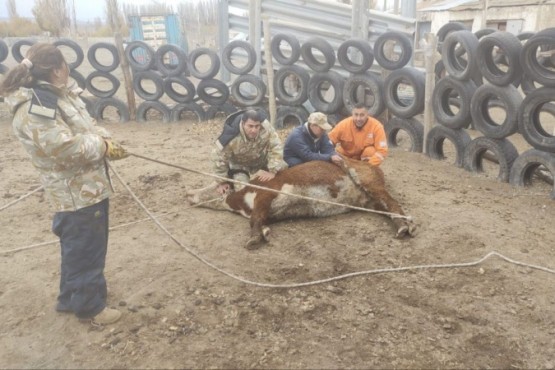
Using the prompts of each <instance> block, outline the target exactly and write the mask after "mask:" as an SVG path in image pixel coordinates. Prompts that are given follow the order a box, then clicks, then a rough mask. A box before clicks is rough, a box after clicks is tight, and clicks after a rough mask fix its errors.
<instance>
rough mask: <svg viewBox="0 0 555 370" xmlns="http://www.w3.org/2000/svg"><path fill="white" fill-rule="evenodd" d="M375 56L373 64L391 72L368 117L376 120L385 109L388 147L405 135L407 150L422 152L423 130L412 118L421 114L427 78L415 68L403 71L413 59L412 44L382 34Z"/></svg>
mask: <svg viewBox="0 0 555 370" xmlns="http://www.w3.org/2000/svg"><path fill="white" fill-rule="evenodd" d="M395 49H398V50H395ZM374 55H375V58H376V62H378V64H379V65H380V66H381V67H382V68H383V69H386V70H387V71H390V72H389V73H388V74H387V77H386V78H385V80H384V81H383V87H382V86H381V85H379V89H380V90H382V91H383V94H382V101H381V102H378V104H374V105H373V106H372V107H371V109H370V114H371V115H372V116H378V115H380V114H381V113H382V111H383V110H384V109H385V108H387V109H388V110H389V112H390V113H391V114H392V117H391V118H390V119H389V120H388V121H387V122H385V124H384V129H385V132H386V136H387V141H388V145H389V146H391V147H397V146H398V134H399V132H401V131H404V132H406V133H407V134H408V135H409V137H410V140H411V146H410V148H409V150H410V151H412V152H422V145H423V142H424V126H423V125H422V123H421V122H419V121H418V120H417V119H416V118H414V117H415V116H417V115H418V114H420V113H422V112H423V111H424V97H425V91H426V89H425V83H426V76H425V75H424V73H423V72H421V71H420V70H418V69H416V68H413V67H406V65H407V63H408V62H409V61H410V59H411V58H412V44H411V40H410V39H409V38H408V37H407V36H406V35H404V34H403V33H400V32H396V31H389V32H385V33H383V34H382V35H380V36H379V37H378V39H377V40H376V42H375V43H374ZM371 76H372V75H370V74H369V75H368V77H371ZM373 80H375V81H376V82H375V83H376V84H379V83H380V82H381V79H380V77H379V76H375V77H373Z"/></svg>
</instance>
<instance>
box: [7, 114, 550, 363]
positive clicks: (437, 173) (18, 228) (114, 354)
mask: <svg viewBox="0 0 555 370" xmlns="http://www.w3.org/2000/svg"><path fill="white" fill-rule="evenodd" d="M219 127H220V123H219V122H207V123H203V124H187V123H178V124H161V123H148V124H137V123H127V124H114V125H110V126H109V129H110V130H111V131H112V133H113V135H114V137H115V138H118V139H120V140H121V141H122V142H123V144H124V145H125V146H126V147H127V148H129V150H130V151H132V152H135V153H138V154H141V155H145V156H148V157H152V158H157V159H161V160H164V161H167V162H169V163H173V164H177V165H180V166H184V167H187V168H191V169H195V170H203V171H209V170H210V163H209V161H208V159H207V158H208V156H209V152H210V149H211V143H212V142H213V140H214V139H215V138H216V136H217V132H218V131H219ZM0 153H1V158H2V161H1V162H0V163H1V164H0V174H1V176H0V184H1V187H0V188H1V189H2V190H1V194H0V195H1V197H2V199H3V202H2V204H3V205H5V204H7V203H9V202H12V201H14V200H16V199H17V198H19V197H20V196H22V195H25V194H27V193H29V192H30V191H31V190H32V189H34V188H35V187H36V186H37V184H38V180H37V175H36V173H35V171H34V169H33V168H32V167H31V165H30V163H29V160H28V159H27V156H26V154H25V153H24V151H23V149H22V148H21V146H20V144H19V143H18V142H17V141H16V140H15V138H14V136H13V134H12V132H11V127H10V124H9V122H8V120H7V119H3V121H2V122H1V123H0ZM114 168H115V169H116V170H117V171H118V173H119V174H120V175H121V177H122V178H123V179H124V181H125V182H126V183H127V184H128V185H129V186H130V188H131V189H132V191H133V192H134V193H135V194H136V195H137V197H138V198H139V199H140V200H141V201H142V202H143V203H144V204H145V205H146V207H147V208H148V209H149V210H150V211H151V212H153V213H154V214H156V215H160V218H159V220H160V222H161V223H162V224H163V225H164V226H165V227H166V228H167V229H168V230H169V231H170V232H171V233H172V234H173V236H174V237H175V238H176V239H177V240H179V241H180V242H181V243H182V244H183V245H184V246H185V247H186V248H190V249H191V250H192V251H194V252H195V253H197V254H198V255H199V256H201V257H202V258H204V259H206V260H208V261H210V262H211V263H213V264H214V265H215V266H217V267H218V268H220V269H223V270H225V271H227V272H229V273H232V274H234V275H237V276H240V277H243V278H245V279H248V280H252V281H256V282H267V283H274V284H286V283H297V282H306V281H312V280H317V279H323V278H328V277H332V276H336V275H341V274H346V273H352V272H357V271H366V270H372V269H376V268H387V267H400V266H411V265H428V264H450V263H461V262H471V261H476V260H478V259H480V258H481V257H482V256H484V255H486V254H487V253H488V252H490V251H498V252H499V253H502V254H504V255H506V256H508V257H510V258H512V259H515V260H518V261H522V262H525V263H527V264H533V265H541V266H544V267H548V268H551V269H553V268H555V250H554V246H555V233H553V219H554V216H555V207H554V204H553V201H551V200H549V197H548V193H549V190H548V188H547V187H546V188H542V187H533V188H524V189H517V188H513V187H511V186H510V185H509V184H503V183H499V182H497V181H495V180H494V179H488V178H485V177H484V176H480V175H477V174H472V173H469V172H466V171H464V170H462V169H459V168H456V167H455V166H453V165H452V164H450V163H448V162H445V161H435V160H431V159H429V158H427V157H426V156H424V155H422V154H415V153H409V152H405V151H401V150H397V151H392V153H391V156H390V157H389V158H388V159H387V161H386V162H385V163H384V165H383V169H384V171H385V174H386V179H387V183H388V186H389V188H390V190H391V193H392V194H393V195H394V196H395V197H396V198H397V199H398V200H399V201H400V202H401V203H402V205H403V207H404V209H405V211H406V212H407V213H408V214H410V215H411V216H413V217H414V220H415V222H416V223H417V224H418V227H419V230H418V234H417V235H416V237H414V238H412V239H409V240H396V239H394V238H393V235H394V230H393V228H392V226H391V225H390V223H389V222H388V221H387V220H386V219H385V218H383V216H380V215H373V214H366V213H360V212H354V213H350V214H346V215H340V216H336V217H332V218H327V219H302V220H291V221H287V222H281V223H278V224H275V225H273V228H272V231H273V239H272V240H271V242H270V243H268V244H267V245H265V246H264V247H263V248H261V249H259V250H255V251H249V250H247V249H245V248H244V247H243V246H244V244H245V242H246V240H247V238H248V233H249V227H248V221H247V220H245V219H244V218H242V217H241V216H239V215H235V214H231V213H227V212H217V211H212V210H207V209H201V208H194V209H190V208H188V206H187V204H186V201H185V191H186V189H189V188H195V187H200V186H202V185H205V184H207V183H209V182H210V181H211V180H210V179H209V178H206V177H203V176H201V175H196V174H192V173H189V172H186V171H182V170H179V169H176V168H171V167H168V166H163V165H160V164H156V163H153V162H149V161H145V160H141V159H138V158H134V157H131V158H128V159H125V160H122V161H119V162H116V163H114ZM114 185H115V188H116V190H117V194H116V195H115V196H114V197H113V198H112V200H111V206H112V207H111V222H110V223H111V226H112V227H117V228H116V229H114V230H113V231H112V232H111V234H110V246H109V254H108V258H107V266H106V271H105V272H106V277H107V280H108V288H109V296H108V302H109V305H110V306H113V307H117V308H119V309H121V310H122V311H123V312H124V316H123V318H122V319H121V320H120V321H119V322H118V323H116V324H114V325H110V326H107V327H94V326H91V325H90V324H84V323H80V322H79V321H78V320H77V319H76V318H75V317H74V316H72V315H69V314H60V313H56V312H55V311H54V304H55V300H56V295H57V290H58V287H57V284H58V279H59V263H60V257H59V254H60V253H59V246H58V245H57V243H53V244H49V245H45V246H40V247H35V248H32V249H28V250H25V251H21V252H17V253H9V254H5V253H2V255H0V264H1V266H2V267H1V269H2V274H1V275H0V308H1V309H0V359H1V360H0V367H2V368H137V367H140V368H176V367H178V368H183V367H187V368H191V367H193V368H253V367H254V368H386V367H387V368H394V367H395V368H428V367H446V368H447V367H448V368H469V367H471V368H477V367H480V368H512V367H517V368H553V367H555V362H554V358H555V284H554V281H555V280H554V279H555V276H554V275H553V274H551V273H549V272H545V271H540V270H535V269H532V268H530V267H523V266H516V265H513V264H508V263H506V262H504V261H502V260H500V259H499V258H496V257H493V258H491V259H488V260H487V261H485V262H484V263H483V264H480V265H477V266H472V267H466V268H444V269H421V270H411V271H406V272H395V273H380V274H372V275H362V276H358V277H353V278H349V279H344V280H340V281H337V282H332V283H324V284H319V285H315V286H311V287H306V288H295V289H269V288H261V287H257V286H253V285H249V284H245V283H242V282H239V281H238V280H235V279H233V278H230V277H227V276H224V275H223V274H221V273H219V272H217V271H216V270H214V269H213V268H210V267H208V266H207V265H206V264H204V263H201V262H200V261H199V260H198V259H196V258H194V257H193V256H192V255H191V254H189V253H188V252H187V251H186V250H185V249H184V248H182V247H180V246H178V245H177V244H175V243H174V242H173V241H172V240H171V239H170V238H169V237H168V236H167V235H166V234H164V233H163V232H162V231H161V230H160V229H159V228H157V227H156V226H155V225H154V223H152V222H149V221H144V222H137V223H133V224H130V225H127V226H126V225H125V224H128V223H130V222H133V221H141V220H144V219H145V218H146V217H147V215H146V214H145V212H144V211H143V210H142V209H141V208H140V207H139V206H138V205H137V203H136V202H135V201H134V200H133V199H132V197H131V196H130V194H129V193H128V192H127V191H126V189H125V188H124V187H123V186H122V185H121V184H120V183H118V181H117V180H116V179H115V178H114ZM2 213H3V214H2V217H1V221H0V230H1V231H2V235H3V237H2V241H1V242H0V251H1V252H5V251H8V250H12V249H17V248H20V247H25V246H32V245H36V244H38V243H42V242H46V241H51V240H55V237H54V236H53V234H52V233H51V232H50V230H49V229H50V224H51V216H52V213H51V211H50V210H49V207H48V204H47V202H46V201H45V199H44V196H43V193H42V192H37V193H34V194H33V195H31V196H29V197H28V198H26V199H24V200H22V201H20V202H17V203H15V204H14V205H13V206H11V207H9V208H7V209H6V210H3V211H2ZM118 226H120V227H118Z"/></svg>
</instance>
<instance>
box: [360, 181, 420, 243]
mask: <svg viewBox="0 0 555 370" xmlns="http://www.w3.org/2000/svg"><path fill="white" fill-rule="evenodd" d="M366 191H367V192H368V194H369V195H370V197H371V198H372V203H373V205H374V208H375V209H376V210H378V211H384V212H389V213H394V214H396V215H398V216H396V215H391V216H389V217H390V218H391V220H392V221H393V224H394V225H395V227H396V228H397V234H396V235H395V236H396V237H397V238H403V237H406V236H412V234H413V233H414V231H415V229H416V226H415V225H414V224H413V223H412V221H411V220H409V219H407V218H406V217H404V216H405V213H404V212H403V209H402V208H401V206H400V205H399V202H397V201H396V200H395V199H394V198H393V197H392V196H391V195H390V194H389V193H388V192H387V190H385V188H384V187H374V188H372V189H366Z"/></svg>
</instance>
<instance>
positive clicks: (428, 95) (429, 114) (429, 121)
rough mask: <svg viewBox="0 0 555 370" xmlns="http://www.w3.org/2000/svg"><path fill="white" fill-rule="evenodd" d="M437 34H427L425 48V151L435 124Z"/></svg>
mask: <svg viewBox="0 0 555 370" xmlns="http://www.w3.org/2000/svg"><path fill="white" fill-rule="evenodd" d="M436 48H437V36H436V35H435V33H427V34H426V47H425V48H424V63H425V67H426V91H425V95H424V144H423V148H424V151H425V150H426V142H427V139H426V138H427V137H428V132H430V130H431V129H432V127H433V125H434V111H433V110H432V93H433V91H434V86H435V64H436V58H435V56H436Z"/></svg>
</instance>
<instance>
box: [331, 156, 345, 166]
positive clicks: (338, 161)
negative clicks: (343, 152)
mask: <svg viewBox="0 0 555 370" xmlns="http://www.w3.org/2000/svg"><path fill="white" fill-rule="evenodd" d="M331 161H332V162H333V163H335V164H337V165H340V164H341V163H343V158H341V156H340V155H338V154H334V155H332V156H331Z"/></svg>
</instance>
